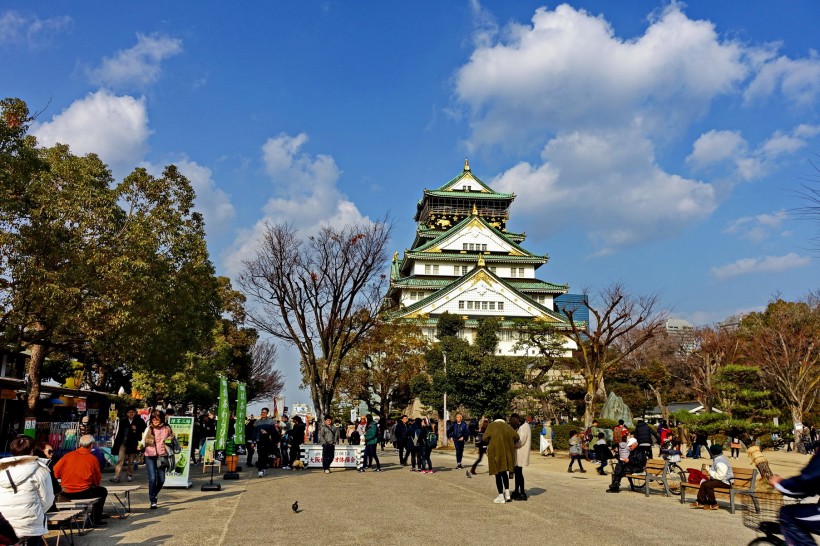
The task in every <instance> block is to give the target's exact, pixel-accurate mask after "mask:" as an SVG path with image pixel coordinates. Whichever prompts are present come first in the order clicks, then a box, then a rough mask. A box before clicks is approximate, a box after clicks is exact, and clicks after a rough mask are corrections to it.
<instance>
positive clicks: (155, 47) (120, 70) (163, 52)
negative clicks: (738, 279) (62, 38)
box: [88, 34, 182, 88]
mask: <svg viewBox="0 0 820 546" xmlns="http://www.w3.org/2000/svg"><path fill="white" fill-rule="evenodd" d="M181 52H182V40H179V39H177V38H171V37H168V36H159V35H152V36H145V35H143V34H137V45H135V46H134V47H132V48H130V49H123V50H120V51H118V52H117V53H116V54H115V55H114V56H113V57H106V58H105V59H103V61H102V64H101V65H100V66H99V67H98V68H95V69H92V70H89V72H88V75H89V78H90V80H91V82H92V83H95V84H97V85H103V86H108V87H112V88H121V87H124V86H130V85H137V86H140V87H142V86H146V85H149V84H151V83H154V82H155V81H157V79H159V76H160V73H161V67H160V63H162V61H164V60H165V59H167V58H169V57H173V56H174V55H177V54H179V53H181Z"/></svg>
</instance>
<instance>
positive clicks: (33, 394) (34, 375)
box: [26, 345, 48, 417]
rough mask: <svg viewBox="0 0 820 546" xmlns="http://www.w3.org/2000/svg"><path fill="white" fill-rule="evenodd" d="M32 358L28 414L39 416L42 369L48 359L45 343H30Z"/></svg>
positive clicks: (29, 365)
mask: <svg viewBox="0 0 820 546" xmlns="http://www.w3.org/2000/svg"><path fill="white" fill-rule="evenodd" d="M29 349H30V350H31V358H30V359H29V361H28V381H29V388H28V389H27V390H28V393H27V394H28V399H27V400H26V405H27V407H26V416H27V417H36V416H37V404H38V403H39V402H40V371H41V370H42V369H43V362H45V360H46V355H47V354H48V349H46V347H45V346H44V345H30V346H29Z"/></svg>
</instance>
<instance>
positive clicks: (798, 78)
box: [743, 51, 820, 107]
mask: <svg viewBox="0 0 820 546" xmlns="http://www.w3.org/2000/svg"><path fill="white" fill-rule="evenodd" d="M777 91H780V93H781V94H782V95H783V96H784V97H785V98H786V99H788V100H789V101H791V102H792V103H794V104H795V105H796V106H798V107H809V106H811V105H813V104H814V103H815V102H816V101H817V99H818V97H820V56H818V54H817V52H816V51H812V52H811V56H810V57H808V58H805V59H789V58H788V57H785V56H781V57H777V58H774V59H770V60H768V62H766V63H764V64H763V65H762V67H760V69H759V71H758V72H757V74H756V75H755V77H754V79H753V80H752V82H751V83H750V84H749V86H748V87H747V88H746V91H745V92H744V93H743V97H744V99H745V100H746V103H747V104H749V103H753V102H756V101H760V100H763V99H765V98H767V97H769V96H771V95H773V94H775V93H776V92H777Z"/></svg>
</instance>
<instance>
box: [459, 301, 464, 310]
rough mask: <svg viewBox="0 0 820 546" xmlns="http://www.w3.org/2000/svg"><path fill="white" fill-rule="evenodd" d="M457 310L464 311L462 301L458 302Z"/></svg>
mask: <svg viewBox="0 0 820 546" xmlns="http://www.w3.org/2000/svg"><path fill="white" fill-rule="evenodd" d="M458 308H459V309H464V300H458Z"/></svg>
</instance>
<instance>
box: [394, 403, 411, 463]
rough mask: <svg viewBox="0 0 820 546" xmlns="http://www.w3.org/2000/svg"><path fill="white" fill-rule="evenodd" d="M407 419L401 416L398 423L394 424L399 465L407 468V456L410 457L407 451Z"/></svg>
mask: <svg viewBox="0 0 820 546" xmlns="http://www.w3.org/2000/svg"><path fill="white" fill-rule="evenodd" d="M407 422H408V417H407V416H406V415H402V416H401V419H400V420H399V422H398V423H396V429H395V436H396V446H397V447H398V448H399V464H400V465H401V466H407V456H408V455H410V450H409V449H407V430H408V424H407Z"/></svg>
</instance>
